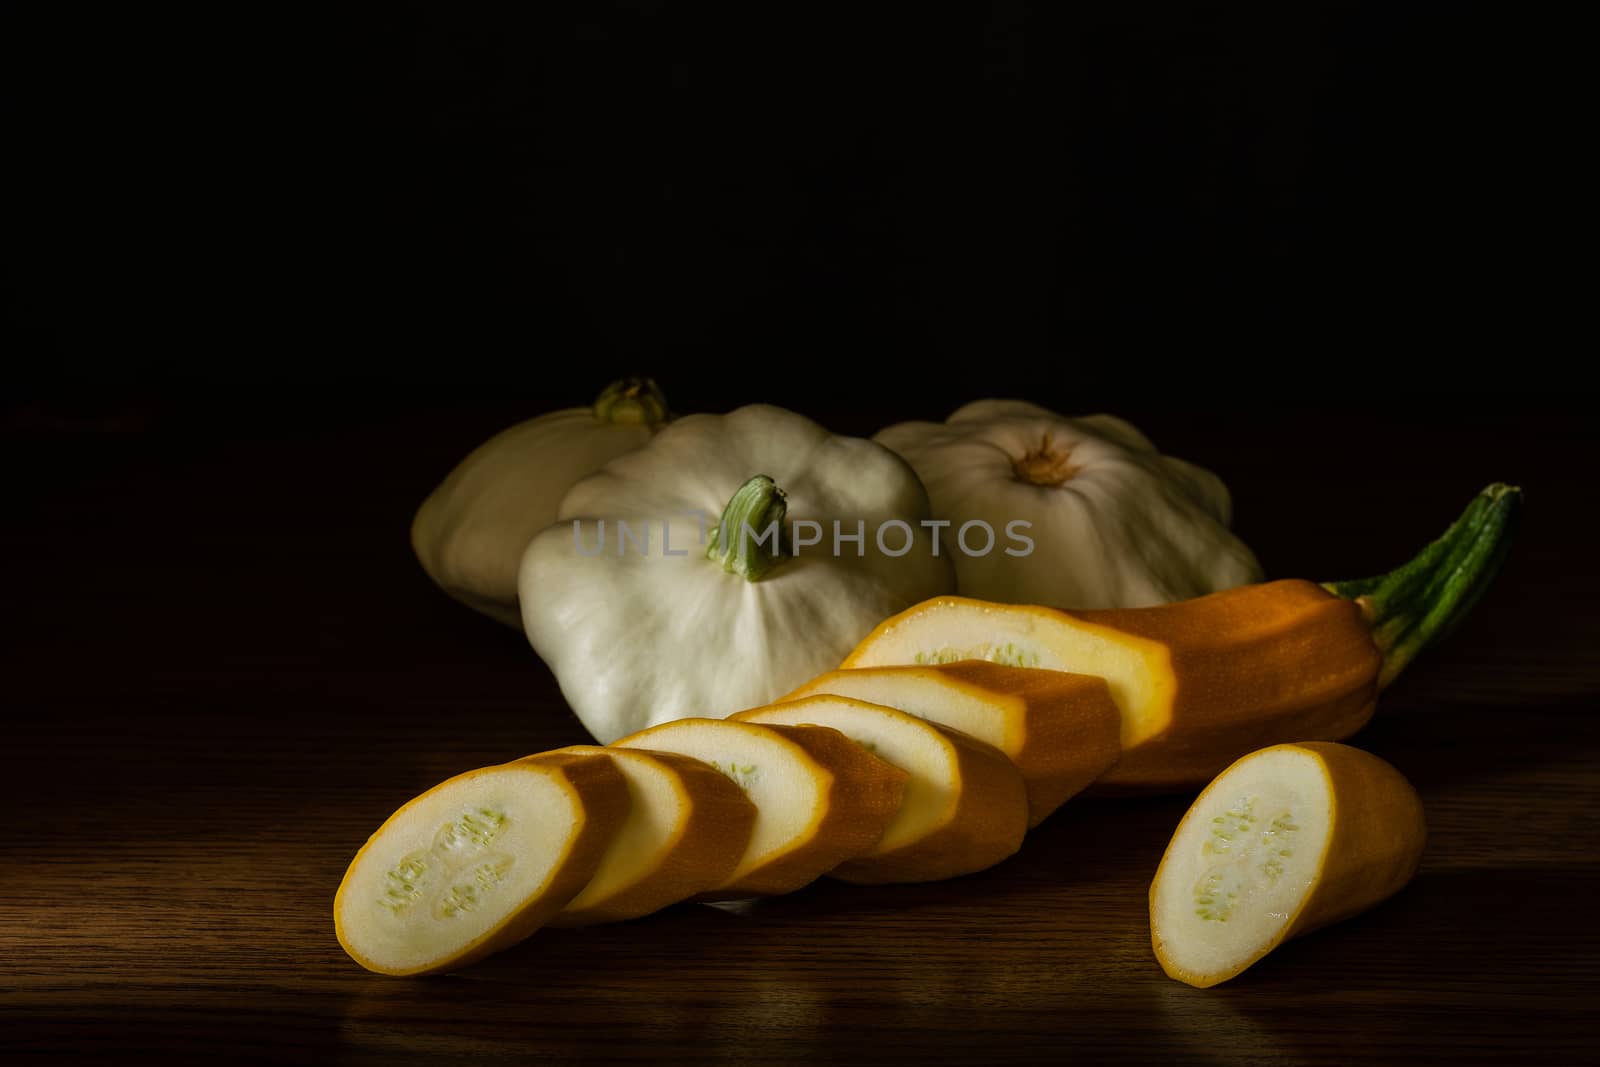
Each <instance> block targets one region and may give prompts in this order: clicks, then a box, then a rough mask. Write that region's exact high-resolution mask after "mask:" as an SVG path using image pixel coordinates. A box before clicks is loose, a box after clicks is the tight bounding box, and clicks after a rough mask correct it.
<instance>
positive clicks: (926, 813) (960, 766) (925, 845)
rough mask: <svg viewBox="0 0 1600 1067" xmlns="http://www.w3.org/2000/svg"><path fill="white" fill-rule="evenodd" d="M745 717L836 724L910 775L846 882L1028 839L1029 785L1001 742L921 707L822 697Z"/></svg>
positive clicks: (991, 861)
mask: <svg viewBox="0 0 1600 1067" xmlns="http://www.w3.org/2000/svg"><path fill="white" fill-rule="evenodd" d="M731 718H733V719H734V720H736V721H739V722H756V723H765V724H768V725H789V726H804V725H808V724H809V725H817V726H830V727H832V728H833V729H835V730H838V731H839V732H840V733H842V734H844V735H845V736H846V737H848V738H850V740H852V741H854V742H856V743H857V744H859V745H861V746H862V747H864V748H866V749H867V750H868V751H869V752H871V753H873V754H874V755H876V756H878V757H880V758H881V759H885V760H887V761H889V762H890V763H892V764H894V765H895V766H896V767H899V768H900V769H901V770H903V771H905V772H906V774H907V776H908V777H907V780H906V792H905V800H904V802H903V803H902V804H901V805H900V810H899V812H898V813H897V814H896V815H895V817H894V819H893V820H892V821H891V822H890V823H889V825H888V828H887V829H885V830H884V832H883V836H882V837H881V838H880V839H879V840H878V843H877V844H876V845H874V846H873V847H872V848H871V849H870V850H868V851H867V852H865V853H863V854H862V855H860V856H859V857H858V858H856V859H853V860H847V861H845V862H844V863H842V864H840V865H839V866H838V867H835V868H834V869H833V870H832V871H830V872H829V873H830V874H831V875H832V876H833V877H835V878H840V879H843V880H844V881H847V882H856V883H860V884H875V883H885V882H930V881H934V880H937V879H940V878H954V877H956V876H957V875H962V874H971V873H972V872H973V871H981V870H983V869H984V868H986V867H992V866H994V865H995V864H996V863H999V862H1000V861H1001V860H1003V859H1005V858H1006V857H1008V856H1010V855H1012V854H1013V853H1015V852H1016V851H1017V849H1018V848H1020V847H1021V846H1022V838H1023V835H1024V834H1025V833H1026V832H1027V829H1028V793H1027V789H1026V787H1025V786H1024V784H1023V781H1022V775H1021V774H1019V773H1018V772H1017V769H1016V767H1014V766H1013V765H1012V763H1011V761H1010V760H1008V759H1007V758H1006V757H1005V755H1004V754H1003V753H1002V752H1000V751H999V750H998V749H996V748H993V747H991V746H989V745H986V744H983V743H982V742H980V741H975V740H973V739H972V738H969V737H967V736H965V735H964V734H960V733H956V732H954V731H951V730H948V729H946V728H944V727H941V726H938V725H936V724H934V723H931V722H928V721H926V720H924V719H919V718H917V717H916V716H914V715H908V714H906V713H905V712H903V711H897V710H895V709H894V708H889V707H884V706H883V705H881V704H869V703H866V702H865V701H861V700H853V699H851V698H849V697H841V696H832V695H819V696H811V697H804V698H802V699H799V700H792V701H786V702H784V703H781V704H772V705H769V706H767V707H764V708H754V709H752V710H750V711H741V712H739V713H738V714H736V715H733V716H731Z"/></svg>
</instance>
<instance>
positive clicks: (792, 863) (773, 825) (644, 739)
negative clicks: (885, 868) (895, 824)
mask: <svg viewBox="0 0 1600 1067" xmlns="http://www.w3.org/2000/svg"><path fill="white" fill-rule="evenodd" d="M612 747H615V748H639V749H648V750H653V751H663V752H676V753H679V754H681V755H685V756H691V757H693V758H695V759H698V760H701V761H703V762H705V763H707V764H710V765H711V766H712V767H714V768H715V769H716V770H718V771H720V772H721V773H723V774H725V775H727V776H728V777H729V778H731V779H733V781H734V782H735V783H737V784H738V785H739V787H740V788H742V789H743V790H744V791H745V794H746V795H747V796H748V797H749V798H750V800H751V801H752V802H753V803H754V804H755V807H756V819H755V827H754V829H753V831H752V832H751V835H750V842H749V844H748V845H747V846H746V848H745V851H744V854H743V855H742V856H741V857H740V860H739V863H738V865H737V866H735V868H734V870H733V872H732V873H731V874H730V875H729V876H728V877H727V878H726V879H724V880H723V882H722V883H721V884H720V885H717V886H715V887H713V888H711V889H710V890H708V891H706V892H705V893H703V894H701V895H700V897H699V899H703V900H736V899H740V898H743V897H755V896H769V895H776V894H779V893H789V892H793V891H794V890H796V889H799V888H801V887H802V886H805V885H808V884H810V883H811V882H813V881H815V880H816V879H817V878H818V877H820V876H821V875H822V874H823V873H824V872H826V871H829V870H831V869H833V868H834V867H837V866H838V865H839V864H841V863H843V862H844V861H845V860H848V859H852V858H854V857H855V856H859V855H861V854H862V853H864V852H867V851H869V850H870V849H871V848H872V847H873V845H875V844H876V843H877V842H878V840H879V838H881V837H882V836H883V832H884V830H885V829H886V828H887V827H888V825H889V823H890V822H891V821H892V820H893V818H894V816H895V813H896V812H897V811H898V810H899V808H900V802H901V800H902V799H903V798H904V795H905V787H906V774H905V772H904V771H902V770H900V769H899V768H898V767H895V766H893V765H891V764H889V763H887V762H885V761H884V760H881V759H878V758H877V757H875V756H873V755H871V754H870V753H868V752H867V751H866V750H865V749H863V748H861V747H860V746H859V745H857V744H855V743H854V742H853V741H850V740H849V739H848V738H846V737H845V736H844V735H843V734H841V733H839V732H838V731H837V730H831V729H825V728H822V727H816V726H805V727H800V726H762V725H757V724H755V723H747V722H732V721H729V720H726V719H679V720H677V721H675V722H669V723H665V724H663V725H661V726H654V727H651V728H650V729H648V730H644V731H641V732H640V733H637V734H634V735H632V736H630V737H625V738H622V739H621V740H619V741H617V742H615V743H614V745H613V746H612Z"/></svg>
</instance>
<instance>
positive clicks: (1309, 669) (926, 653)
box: [844, 580, 1382, 791]
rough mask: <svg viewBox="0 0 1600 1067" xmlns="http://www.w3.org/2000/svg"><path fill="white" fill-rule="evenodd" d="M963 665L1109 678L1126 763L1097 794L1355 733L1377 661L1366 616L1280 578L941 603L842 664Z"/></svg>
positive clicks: (1153, 784)
mask: <svg viewBox="0 0 1600 1067" xmlns="http://www.w3.org/2000/svg"><path fill="white" fill-rule="evenodd" d="M962 659H986V660H993V661H996V662H1001V663H1007V664H1012V665H1016V666H1021V667H1039V668H1044V669H1047V670H1054V671H1073V672H1076V673H1079V674H1093V675H1098V676H1100V677H1101V678H1104V679H1105V681H1106V684H1107V685H1108V686H1109V687H1110V690H1111V696H1112V698H1113V699H1114V700H1115V701H1116V704H1117V707H1118V708H1119V709H1120V711H1121V712H1122V758H1121V759H1120V760H1118V762H1117V764H1116V766H1114V767H1112V768H1111V769H1110V770H1109V771H1107V773H1106V774H1105V775H1104V776H1103V777H1102V778H1101V779H1100V781H1098V782H1097V783H1096V786H1097V788H1098V787H1101V786H1106V787H1115V788H1121V789H1124V790H1131V791H1158V790H1162V789H1172V788H1181V787H1184V786H1192V785H1195V784H1199V783H1201V782H1206V781H1209V780H1210V779H1211V778H1212V777H1213V776H1215V775H1216V774H1217V772H1218V771H1220V770H1221V769H1222V768H1224V767H1226V766H1227V765H1228V764H1229V763H1231V762H1232V761H1233V760H1235V759H1237V758H1239V757H1240V756H1242V755H1244V754H1245V753H1246V752H1249V751H1252V750H1254V749H1257V748H1260V747H1261V746H1262V745H1266V744H1271V743H1273V742H1275V741H1282V740H1285V739H1286V738H1309V739H1319V740H1322V739H1326V740H1335V739H1338V738H1343V737H1348V736H1350V735H1351V734H1352V733H1355V732H1356V730H1358V729H1360V728H1361V726H1363V725H1364V724H1365V723H1366V721H1367V719H1368V718H1370V717H1371V715H1372V710H1373V706H1374V702H1375V701H1376V699H1377V692H1378V686H1377V682H1378V670H1379V667H1380V665H1381V662H1382V656H1381V653H1380V652H1379V650H1378V648H1377V646H1376V645H1374V644H1373V639H1372V634H1371V632H1370V630H1369V628H1368V625H1367V623H1366V621H1365V619H1364V617H1363V615H1362V611H1361V608H1360V607H1358V606H1357V605H1356V604H1354V603H1352V602H1351V601H1348V600H1341V599H1340V598H1338V597H1336V596H1334V595H1333V594H1331V593H1329V592H1327V591H1326V590H1324V589H1322V588H1321V587H1320V586H1317V585H1314V584H1312V583H1311V582H1302V581H1297V580H1287V581H1279V582H1268V583H1265V584H1263V585H1250V586H1243V587H1241V588H1238V589H1229V590H1226V591H1224V592H1221V593H1213V594H1211V595H1210V596H1204V597H1200V598H1198V599H1195V600H1186V601H1183V602H1181V603H1177V604H1164V605H1160V606H1158V607H1149V608H1129V609H1122V610H1114V611H1074V612H1068V611H1057V610H1055V609H1054V608H1044V607H1033V606H1025V605H1014V604H991V603H987V602H984V601H979V600H968V599H965V598H962V597H949V596H947V597H937V598H935V599H933V600H928V601H925V602H923V603H921V604H918V605H917V606H916V607H913V608H910V609H908V610H906V611H904V612H902V613H900V614H899V615H896V616H894V617H892V618H890V619H888V620H886V621H885V622H883V623H882V624H881V625H880V626H878V628H877V629H875V630H874V631H873V632H872V633H870V634H868V635H867V637H866V638H865V639H864V640H863V641H862V642H861V644H860V645H859V646H857V648H856V650H855V651H854V652H852V653H851V654H850V656H849V657H848V658H847V659H846V660H845V663H844V665H845V666H846V667H876V666H884V665H887V664H897V663H901V664H903V663H943V662H946V661H954V660H962Z"/></svg>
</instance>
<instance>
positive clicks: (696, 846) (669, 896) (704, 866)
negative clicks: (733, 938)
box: [549, 745, 756, 927]
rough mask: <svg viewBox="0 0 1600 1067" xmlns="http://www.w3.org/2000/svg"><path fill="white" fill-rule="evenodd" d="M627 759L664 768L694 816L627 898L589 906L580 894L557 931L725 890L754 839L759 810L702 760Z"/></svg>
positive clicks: (595, 751)
mask: <svg viewBox="0 0 1600 1067" xmlns="http://www.w3.org/2000/svg"><path fill="white" fill-rule="evenodd" d="M610 751H611V750H609V749H606V748H602V747H599V746H597V745H574V746H572V747H570V748H565V749H557V750H555V751H554V752H553V753H550V755H600V756H609V755H610ZM618 758H622V759H628V758H639V759H647V760H651V761H653V762H655V763H657V764H661V765H664V766H665V767H666V769H667V770H668V772H669V775H668V780H669V781H672V784H673V788H674V790H675V792H676V793H677V797H678V802H679V803H680V804H681V805H682V806H683V808H684V809H685V810H686V811H687V812H688V817H687V819H685V821H684V822H683V824H682V825H681V826H679V827H678V828H677V833H676V835H675V836H674V837H673V839H672V840H671V841H669V842H667V843H666V844H665V849H666V854H665V856H664V858H663V860H662V863H661V865H660V866H659V867H657V868H656V869H655V870H654V871H652V872H651V873H650V874H649V875H648V876H647V877H646V878H644V879H642V880H640V881H639V882H637V883H635V884H634V885H632V886H631V887H629V888H628V889H626V890H624V891H623V892H621V893H616V894H614V895H612V896H609V897H607V898H605V899H604V900H600V901H596V902H595V903H593V904H589V905H588V906H586V907H574V906H572V905H578V904H584V903H585V901H584V900H583V899H582V897H583V896H585V894H583V893H582V892H581V891H580V894H579V896H578V897H576V898H574V899H573V900H572V902H571V904H569V905H568V906H567V907H566V908H564V909H563V910H562V911H561V912H560V913H559V914H557V915H556V916H555V917H554V918H552V919H551V920H550V922H549V925H550V926H552V927H569V926H591V925H594V924H596V923H604V922H618V921H621V920H624V919H635V918H638V917H639V916H641V915H648V914H649V913H651V912H653V911H657V910H659V909H661V908H665V907H667V906H669V905H672V904H676V903H678V902H679V901H682V900H686V899H688V898H689V897H692V896H694V895H695V894H697V893H700V892H703V891H704V890H706V889H709V888H710V887H711V886H714V885H719V884H721V883H722V882H723V881H724V880H726V879H727V877H728V875H730V874H732V873H733V869H734V867H735V866H736V865H737V864H738V862H739V857H740V855H742V854H743V852H744V848H745V845H746V843H747V842H748V841H749V840H750V830H751V827H752V826H754V825H755V820H756V808H755V805H754V804H752V803H751V802H750V798H749V797H747V796H745V794H744V790H742V789H740V788H739V787H738V786H737V785H735V784H734V783H733V781H732V780H731V779H729V778H727V777H726V776H725V775H723V774H720V773H719V772H717V771H715V770H713V769H712V768H711V767H709V766H707V765H706V764H704V763H702V762H700V761H699V760H697V759H691V758H690V757H688V756H680V755H678V754H677V753H676V752H651V751H648V750H643V749H627V750H623V751H622V752H621V753H619V757H618Z"/></svg>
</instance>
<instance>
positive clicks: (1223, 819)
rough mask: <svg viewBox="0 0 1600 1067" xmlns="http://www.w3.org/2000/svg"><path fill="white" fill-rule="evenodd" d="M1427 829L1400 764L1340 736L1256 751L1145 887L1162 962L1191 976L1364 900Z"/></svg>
mask: <svg viewBox="0 0 1600 1067" xmlns="http://www.w3.org/2000/svg"><path fill="white" fill-rule="evenodd" d="M1426 839H1427V828H1426V825H1425V824H1424V821H1423V815H1422V802H1421V801H1420V800H1419V799H1418V797H1417V794H1416V790H1414V789H1412V788H1411V784H1410V783H1409V782H1407V781H1406V780H1405V779H1404V778H1403V777H1401V775H1400V772H1399V771H1397V770H1395V769H1394V768H1393V767H1391V766H1390V765H1389V764H1388V763H1385V762H1384V761H1383V760H1381V759H1379V758H1378V757H1376V756H1373V755H1370V754H1368V753H1366V752H1363V751H1361V750H1360V749H1356V748H1351V747H1349V746H1348V745H1340V744H1336V743H1334V742H1303V743H1299V744H1288V745H1274V746H1272V747H1271V748H1264V749H1261V750H1259V751H1256V752H1252V753H1250V754H1249V755H1247V756H1244V757H1243V758H1241V759H1239V760H1238V761H1237V762H1235V763H1234V764H1233V765H1232V766H1231V767H1229V768H1228V769H1227V770H1225V771H1223V772H1222V774H1221V775H1219V776H1218V777H1217V778H1216V780H1215V781H1213V782H1212V783H1211V784H1210V785H1208V786H1207V787H1206V789H1205V791H1204V792H1203V793H1201V794H1200V797H1199V799H1197V800H1196V801H1195V802H1194V805H1193V806H1192V807H1191V808H1190V809H1189V811H1188V814H1186V815H1185V816H1184V817H1183V821H1182V822H1180V823H1179V824H1178V829H1177V832H1176V833H1175V834H1174V835H1173V837H1172V842H1171V844H1169V845H1168V846H1167V851H1166V855H1164V856H1163V857H1162V859H1161V866H1160V868H1159V869H1158V870H1157V871H1156V877H1155V881H1154V882H1153V883H1152V884H1151V886H1150V940H1151V944H1152V945H1153V947H1154V948H1155V954H1156V959H1158V960H1159V961H1160V962H1161V966H1162V969H1164V970H1165V971H1166V972H1167V974H1168V975H1169V976H1171V977H1173V978H1176V979H1177V980H1178V981H1180V982H1187V983H1188V984H1189V985H1192V986H1200V987H1205V986H1213V985H1216V984H1217V983H1218V982H1223V981H1226V980H1227V979H1229V978H1232V977H1234V976H1235V975H1237V974H1239V973H1240V972H1241V971H1243V970H1244V969H1245V968H1247V967H1249V966H1250V965H1251V964H1252V963H1254V962H1255V961H1257V960H1259V959H1260V958H1261V957H1263V956H1265V955H1266V954H1267V953H1268V952H1271V951H1272V950H1273V949H1274V948H1276V947H1277V946H1278V945H1280V944H1282V943H1283V942H1284V941H1286V940H1288V939H1289V938H1291V937H1297V936H1299V935H1301V934H1304V933H1308V932H1310V931H1312V930H1315V929H1317V928H1319V927H1322V926H1326V925H1328V924H1329V923H1332V922H1337V921H1338V920H1340V919H1344V918H1348V917H1349V916H1351V915H1354V914H1356V913H1357V912H1360V911H1365V910H1366V909H1367V908H1370V907H1372V906H1373V905H1374V904H1377V903H1378V902H1379V901H1381V900H1384V899H1385V898H1387V897H1389V896H1391V895H1393V894H1394V893H1396V892H1398V891H1399V890H1400V889H1401V888H1402V887H1403V886H1404V885H1405V884H1406V883H1407V882H1409V881H1410V880H1411V876H1412V875H1413V874H1415V873H1416V870H1417V864H1418V862H1419V861H1420V859H1421V857H1422V848H1423V844H1424V842H1425V841H1426Z"/></svg>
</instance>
